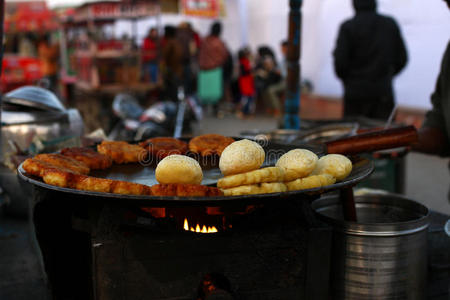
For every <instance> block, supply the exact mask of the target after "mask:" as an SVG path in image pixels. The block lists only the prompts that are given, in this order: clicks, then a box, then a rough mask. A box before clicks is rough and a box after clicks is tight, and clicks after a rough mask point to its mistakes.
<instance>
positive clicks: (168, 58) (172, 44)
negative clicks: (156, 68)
mask: <svg viewBox="0 0 450 300" xmlns="http://www.w3.org/2000/svg"><path fill="white" fill-rule="evenodd" d="M176 34H177V29H176V27H174V26H170V25H168V26H166V27H165V28H164V41H163V48H162V59H161V65H160V66H161V72H162V73H163V74H162V75H163V78H164V97H165V98H166V99H169V100H172V101H177V100H178V88H179V87H180V86H182V78H183V47H182V46H181V44H180V43H179V42H178V40H177V39H176Z"/></svg>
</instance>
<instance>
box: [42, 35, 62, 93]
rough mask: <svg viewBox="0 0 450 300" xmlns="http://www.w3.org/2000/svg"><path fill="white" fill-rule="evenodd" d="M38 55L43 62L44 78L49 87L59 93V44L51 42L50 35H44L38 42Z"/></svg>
mask: <svg viewBox="0 0 450 300" xmlns="http://www.w3.org/2000/svg"><path fill="white" fill-rule="evenodd" d="M38 56H39V59H40V60H41V62H42V74H43V75H44V77H43V79H45V80H47V81H48V82H47V84H48V89H49V90H51V91H52V92H54V93H56V94H58V92H57V87H58V70H59V45H58V44H57V43H51V42H50V36H49V35H43V36H42V37H41V38H40V40H39V42H38Z"/></svg>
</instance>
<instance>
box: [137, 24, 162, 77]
mask: <svg viewBox="0 0 450 300" xmlns="http://www.w3.org/2000/svg"><path fill="white" fill-rule="evenodd" d="M141 58H142V74H143V77H144V80H145V81H146V82H151V83H156V82H157V81H158V63H159V62H158V60H159V37H158V30H157V29H156V28H151V29H150V30H149V32H148V35H147V36H146V37H145V38H144V41H143V43H142V47H141Z"/></svg>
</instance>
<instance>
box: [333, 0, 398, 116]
mask: <svg viewBox="0 0 450 300" xmlns="http://www.w3.org/2000/svg"><path fill="white" fill-rule="evenodd" d="M353 6H354V8H355V11H356V14H355V16H354V17H353V18H351V19H349V20H347V21H345V22H344V23H343V24H342V25H341V27H340V29H339V34H338V38H337V42H336V48H335V49H334V53H333V54H334V69H335V72H336V75H337V76H338V77H339V78H340V79H341V80H342V82H343V84H344V117H349V116H365V117H368V118H373V119H383V120H386V119H388V117H389V115H390V113H391V111H392V110H393V108H394V105H395V103H394V102H395V101H394V93H393V89H392V79H393V77H394V76H395V75H397V74H398V73H399V72H400V71H401V70H402V69H403V68H404V67H405V65H406V63H407V52H406V47H405V44H404V42H403V38H402V34H401V32H400V29H399V26H398V25H397V23H396V22H395V20H394V19H393V18H390V17H387V16H383V15H380V14H378V13H377V12H376V0H353Z"/></svg>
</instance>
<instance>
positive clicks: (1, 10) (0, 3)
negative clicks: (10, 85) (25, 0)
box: [0, 0, 5, 142]
mask: <svg viewBox="0 0 450 300" xmlns="http://www.w3.org/2000/svg"><path fill="white" fill-rule="evenodd" d="M4 20H5V0H0V76H2V71H3V70H2V69H3V51H4V47H3V30H4ZM2 99H3V95H1V94H0V122H1V120H2V102H3V100H2ZM0 142H1V137H0Z"/></svg>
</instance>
